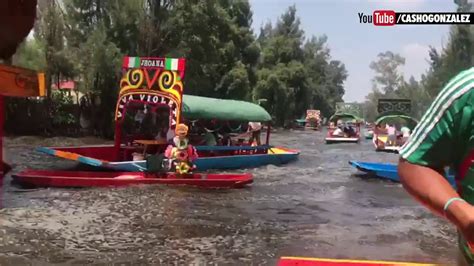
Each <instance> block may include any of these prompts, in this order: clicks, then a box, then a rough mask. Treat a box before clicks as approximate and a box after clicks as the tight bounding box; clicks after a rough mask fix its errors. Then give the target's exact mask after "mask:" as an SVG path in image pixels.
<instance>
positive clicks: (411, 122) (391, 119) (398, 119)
mask: <svg viewBox="0 0 474 266" xmlns="http://www.w3.org/2000/svg"><path fill="white" fill-rule="evenodd" d="M382 123H392V124H400V125H405V126H407V127H408V128H409V129H411V130H413V129H414V128H415V126H416V124H418V120H416V119H415V118H413V117H411V116H408V115H396V114H393V115H384V116H380V117H379V118H377V120H376V121H375V124H376V125H379V124H382Z"/></svg>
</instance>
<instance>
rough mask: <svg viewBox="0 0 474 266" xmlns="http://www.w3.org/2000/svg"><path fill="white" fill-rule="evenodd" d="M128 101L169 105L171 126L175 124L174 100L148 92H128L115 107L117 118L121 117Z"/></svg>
mask: <svg viewBox="0 0 474 266" xmlns="http://www.w3.org/2000/svg"><path fill="white" fill-rule="evenodd" d="M129 102H141V103H149V104H155V105H167V106H169V108H170V110H171V112H170V124H171V125H172V126H175V125H176V118H177V117H176V115H177V112H176V106H177V104H176V102H175V101H174V100H173V99H171V98H168V97H166V96H163V95H159V94H156V95H152V94H150V93H139V94H135V93H134V94H129V95H125V96H123V97H122V98H121V99H120V101H119V104H118V108H117V118H119V119H120V118H122V116H123V114H124V109H125V107H126V106H127V104H128V103H129Z"/></svg>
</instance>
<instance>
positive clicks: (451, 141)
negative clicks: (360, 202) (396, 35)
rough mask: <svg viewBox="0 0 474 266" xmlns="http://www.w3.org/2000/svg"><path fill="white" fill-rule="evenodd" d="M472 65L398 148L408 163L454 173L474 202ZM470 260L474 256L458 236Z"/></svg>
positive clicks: (465, 195)
mask: <svg viewBox="0 0 474 266" xmlns="http://www.w3.org/2000/svg"><path fill="white" fill-rule="evenodd" d="M473 87H474V68H471V69H468V70H465V71H463V72H461V73H459V74H458V75H457V76H456V77H454V78H453V79H452V80H450V81H449V82H448V84H447V85H446V86H445V87H444V88H443V89H442V90H441V92H440V93H439V94H438V96H437V97H436V99H435V100H434V101H433V103H432V104H431V106H430V108H429V109H428V110H427V112H426V113H425V115H424V116H423V118H422V119H421V121H420V123H418V125H417V126H416V128H415V129H414V131H413V133H412V134H411V136H410V137H409V139H408V141H407V142H406V143H405V145H403V147H402V148H401V149H400V156H401V157H402V158H404V159H406V160H407V161H409V162H410V163H413V164H419V165H424V166H432V167H436V168H440V167H445V166H449V167H452V169H454V170H455V172H456V180H457V183H458V189H459V193H460V195H461V197H463V198H464V199H465V200H466V201H467V202H469V203H470V204H474V164H473V161H474V113H473V112H474V110H473V108H474V106H473V105H474V90H473V89H472V88H473ZM460 247H461V248H462V249H461V250H462V251H463V253H464V254H465V256H466V258H468V260H469V261H470V262H474V256H473V254H472V253H471V252H470V251H469V249H468V248H467V245H466V244H465V241H464V240H463V238H462V237H460Z"/></svg>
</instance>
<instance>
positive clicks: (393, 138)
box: [387, 124, 397, 146]
mask: <svg viewBox="0 0 474 266" xmlns="http://www.w3.org/2000/svg"><path fill="white" fill-rule="evenodd" d="M396 142H397V129H396V128H395V126H394V125H393V124H387V146H395V144H396Z"/></svg>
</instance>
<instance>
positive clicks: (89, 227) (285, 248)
mask: <svg viewBox="0 0 474 266" xmlns="http://www.w3.org/2000/svg"><path fill="white" fill-rule="evenodd" d="M272 141H273V144H276V145H282V146H286V147H291V148H295V149H299V150H301V155H300V158H299V160H298V161H296V162H293V163H291V164H288V165H286V166H285V167H276V166H265V167H261V168H258V169H250V170H246V171H250V172H252V173H253V174H254V177H255V181H254V184H253V185H252V186H251V187H248V188H245V189H240V190H210V191H208V190H201V189H195V188H185V187H179V188H176V187H164V186H132V187H127V188H98V189H80V190H79V189H67V190H66V189H33V190H26V189H22V188H18V187H16V186H12V185H11V184H10V181H11V178H10V176H7V177H6V178H5V179H4V186H3V194H2V202H1V204H2V209H1V210H0V217H1V219H0V238H1V241H0V264H2V265H4V264H12V265H21V264H38V263H58V264H65V265H74V264H91V263H94V264H101V263H129V264H134V265H135V264H155V265H156V264H160V263H164V264H169V263H173V264H175V263H178V264H190V263H196V264H202V263H205V262H212V263H217V264H219V265H221V264H222V265H249V264H258V265H275V263H276V261H277V259H278V257H280V256H284V255H286V256H288V255H292V256H312V257H332V258H356V259H385V260H397V261H420V262H438V263H453V261H454V258H455V235H454V231H453V229H452V228H451V227H450V226H449V225H448V224H446V223H445V222H443V221H442V220H441V219H439V218H435V217H433V216H432V215H430V214H428V213H427V212H426V211H425V210H424V209H423V207H420V206H419V205H418V204H417V203H416V202H414V201H413V200H411V199H410V198H409V197H408V196H407V194H406V193H405V192H404V190H403V189H402V187H401V186H400V185H399V184H397V183H392V182H385V181H382V180H378V179H373V178H366V177H363V176H359V175H356V173H357V171H355V170H354V169H352V168H351V167H350V166H349V165H348V163H347V162H348V161H349V160H362V161H377V162H396V161H397V156H396V155H394V154H386V153H376V152H374V151H373V148H372V145H371V143H369V141H366V140H363V141H362V142H361V143H359V144H332V145H325V144H324V132H314V131H310V132H305V131H288V132H281V133H278V134H274V135H273V136H272ZM55 142H57V143H55ZM45 143H46V144H45ZM91 143H98V140H95V139H79V140H77V139H64V138H55V139H39V138H28V137H22V138H14V139H8V140H7V148H8V149H7V152H6V153H7V161H9V162H14V170H13V171H14V172H17V171H20V170H22V169H24V168H26V167H31V168H43V169H45V168H54V169H59V168H61V169H67V168H71V167H76V165H75V164H74V163H73V162H67V161H64V160H59V159H56V158H53V157H49V156H45V155H42V154H39V153H36V152H33V149H34V147H35V146H39V145H80V144H91ZM240 171H243V170H240Z"/></svg>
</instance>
